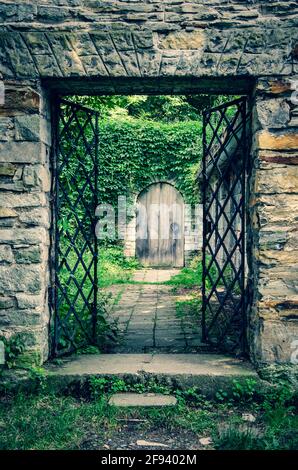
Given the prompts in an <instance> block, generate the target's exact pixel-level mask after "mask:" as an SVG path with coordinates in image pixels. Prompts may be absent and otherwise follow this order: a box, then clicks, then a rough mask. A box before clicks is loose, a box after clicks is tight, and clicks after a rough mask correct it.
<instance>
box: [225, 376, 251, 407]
mask: <svg viewBox="0 0 298 470" xmlns="http://www.w3.org/2000/svg"><path fill="white" fill-rule="evenodd" d="M232 383H233V386H232V390H231V391H225V390H221V389H220V390H218V392H217V393H216V399H217V400H218V401H219V402H222V403H226V404H227V403H228V404H231V405H233V404H237V403H238V404H239V403H251V402H252V401H253V400H254V398H255V397H256V385H257V382H256V380H255V379H250V378H248V379H246V380H245V381H241V382H239V381H238V380H233V381H232Z"/></svg>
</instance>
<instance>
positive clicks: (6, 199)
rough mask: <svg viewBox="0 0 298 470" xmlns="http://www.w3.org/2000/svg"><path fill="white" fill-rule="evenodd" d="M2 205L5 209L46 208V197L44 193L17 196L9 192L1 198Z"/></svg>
mask: <svg viewBox="0 0 298 470" xmlns="http://www.w3.org/2000/svg"><path fill="white" fill-rule="evenodd" d="M1 204H2V206H3V207H4V208H17V207H44V206H46V197H45V194H44V193H37V192H36V193H35V192H34V193H23V194H16V193H12V192H8V191H7V192H5V193H3V194H2V196H1Z"/></svg>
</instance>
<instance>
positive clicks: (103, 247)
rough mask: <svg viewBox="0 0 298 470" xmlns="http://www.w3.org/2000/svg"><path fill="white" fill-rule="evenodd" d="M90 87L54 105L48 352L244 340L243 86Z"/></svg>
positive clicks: (241, 347)
mask: <svg viewBox="0 0 298 470" xmlns="http://www.w3.org/2000/svg"><path fill="white" fill-rule="evenodd" d="M97 98H98V99H96V97H68V98H67V99H60V98H58V100H57V102H56V105H55V108H56V109H57V110H58V112H57V114H56V122H55V129H56V132H55V146H54V147H55V152H54V153H55V158H54V171H53V175H54V178H53V182H54V194H55V203H54V211H53V212H54V218H53V219H54V220H53V222H54V237H53V270H52V276H53V286H54V291H53V296H52V298H53V303H52V311H53V316H52V325H51V335H52V355H53V356H61V355H65V354H69V353H71V352H73V351H75V350H77V349H81V348H84V349H86V348H87V350H88V348H89V349H90V347H91V348H99V350H101V351H104V352H112V353H113V352H123V353H130V352H169V353H177V352H178V353H182V352H201V351H225V352H227V351H228V352H233V353H236V354H240V353H243V352H244V351H245V348H246V345H245V329H246V314H247V303H246V289H247V262H246V253H247V247H246V236H245V235H246V201H247V191H246V188H247V174H248V163H247V162H248V142H247V122H248V111H247V100H246V97H239V98H238V97H237V98H236V99H233V100H229V99H228V98H227V97H223V96H220V97H215V96H211V95H210V96H206V95H192V96H181V95H179V96H167V95H156V96H153V97H152V96H150V95H148V96H145V95H140V96H125V97H124V96H123V97H119V96H115V95H112V96H105V97H97ZM123 103H124V104H123ZM198 103H199V104H200V109H198V108H196V105H197V106H198ZM218 103H219V104H218ZM215 104H216V106H214V105H215ZM210 105H211V107H210ZM206 108H207V110H206ZM154 113H155V114H156V115H157V116H159V119H160V121H161V122H159V123H157V122H156V120H154V119H152V114H153V115H154ZM179 113H180V114H179ZM187 113H189V116H188V117H187V119H185V115H187ZM191 113H193V114H191ZM165 115H166V118H165ZM111 116H112V117H111ZM169 116H171V117H169ZM183 116H184V117H183ZM165 119H166V120H167V119H168V120H169V122H164V120H165Z"/></svg>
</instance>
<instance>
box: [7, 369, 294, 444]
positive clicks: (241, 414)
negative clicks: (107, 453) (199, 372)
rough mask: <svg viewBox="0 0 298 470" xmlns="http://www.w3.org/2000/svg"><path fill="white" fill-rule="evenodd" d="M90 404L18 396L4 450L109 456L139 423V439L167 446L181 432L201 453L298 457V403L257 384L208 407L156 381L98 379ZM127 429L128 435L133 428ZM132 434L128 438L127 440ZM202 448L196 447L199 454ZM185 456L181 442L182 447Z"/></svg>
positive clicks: (193, 394) (282, 390)
mask: <svg viewBox="0 0 298 470" xmlns="http://www.w3.org/2000/svg"><path fill="white" fill-rule="evenodd" d="M90 387H91V388H90V390H91V398H89V399H87V398H86V397H85V398H82V397H80V398H73V397H70V396H68V397H64V396H57V395H53V394H50V395H49V394H47V393H46V391H44V392H43V393H40V394H39V395H37V396H33V395H29V396H28V395H22V394H19V395H18V396H16V397H15V398H9V397H6V398H5V399H4V398H2V401H0V428H1V433H0V448H1V449H3V450H4V449H86V448H90V446H91V448H97V449H102V448H104V446H105V445H107V443H109V446H111V448H114V447H113V442H114V445H116V443H117V439H119V436H121V438H122V440H123V439H124V440H125V438H126V439H127V444H129V443H130V439H132V436H131V435H130V434H129V432H128V431H126V432H125V433H124V434H123V429H126V428H125V426H126V424H125V423H131V422H133V423H135V424H134V425H135V435H137V436H138V435H139V434H140V433H142V435H145V436H146V435H149V436H150V433H154V435H155V436H156V435H157V437H158V433H160V436H162V437H160V438H159V441H160V442H163V443H165V444H168V442H170V441H171V440H172V438H173V436H178V438H177V439H179V434H180V433H181V432H184V433H185V432H186V433H189V434H188V436H189V437H188V440H189V446H194V448H198V447H200V446H199V444H198V443H199V439H200V438H202V437H205V438H206V437H208V438H209V439H210V444H209V445H208V446H207V448H216V449H237V450H238V449H239V450H258V449H264V450H271V449H296V450H297V449H298V415H297V395H296V394H295V393H294V392H293V391H292V390H291V389H290V388H289V387H288V386H286V385H283V386H281V387H272V389H271V390H269V391H260V390H258V389H257V387H256V384H255V383H253V382H252V381H251V380H250V381H249V382H247V383H246V382H244V383H239V382H237V381H235V382H234V385H233V387H232V389H231V390H230V392H229V393H228V394H227V399H226V400H225V401H224V402H222V396H221V395H219V396H217V397H216V398H215V399H214V400H209V399H207V398H206V397H205V396H203V395H202V394H201V393H200V391H199V389H197V388H196V387H192V388H189V389H187V390H179V389H177V387H175V390H173V389H172V388H169V386H168V385H166V384H163V383H158V382H155V381H153V380H151V381H149V382H147V383H137V384H127V383H126V382H124V381H123V380H121V379H118V378H115V379H105V378H102V379H99V378H94V379H92V380H91V384H90ZM125 390H131V391H134V392H140V393H142V392H144V391H151V392H158V393H164V394H168V393H175V395H176V397H177V399H178V402H177V405H175V406H173V407H168V408H138V409H127V408H116V407H114V406H109V405H108V398H109V396H110V394H111V393H115V392H122V391H125ZM128 429H129V428H128ZM126 433H127V437H125V436H126ZM196 446H197V447H196ZM177 448H179V442H177Z"/></svg>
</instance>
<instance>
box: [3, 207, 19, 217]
mask: <svg viewBox="0 0 298 470" xmlns="http://www.w3.org/2000/svg"><path fill="white" fill-rule="evenodd" d="M17 216H18V213H17V212H16V211H15V210H14V209H9V208H8V207H0V219H11V218H12V219H14V218H15V217H17Z"/></svg>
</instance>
